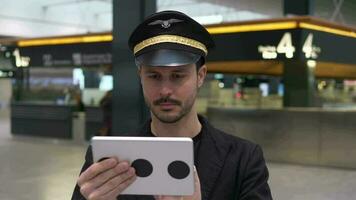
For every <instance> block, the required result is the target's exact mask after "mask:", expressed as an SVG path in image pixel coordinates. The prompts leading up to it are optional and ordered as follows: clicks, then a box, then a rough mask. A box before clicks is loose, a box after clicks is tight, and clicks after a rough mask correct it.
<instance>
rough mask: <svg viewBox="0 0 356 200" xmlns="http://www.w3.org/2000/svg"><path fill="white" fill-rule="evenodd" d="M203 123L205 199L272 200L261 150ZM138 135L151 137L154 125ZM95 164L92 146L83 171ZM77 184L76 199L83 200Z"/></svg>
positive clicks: (128, 199) (200, 167)
mask: <svg viewBox="0 0 356 200" xmlns="http://www.w3.org/2000/svg"><path fill="white" fill-rule="evenodd" d="M199 120H200V122H201V124H202V132H201V134H202V135H201V140H200V147H199V151H198V152H197V155H198V156H197V158H195V159H198V160H199V162H196V163H198V164H197V166H196V168H197V172H198V175H199V179H200V184H201V194H202V200H269V199H272V195H271V191H270V188H269V186H268V183H267V180H268V169H267V167H266V163H265V161H264V158H263V154H262V150H261V148H260V147H259V146H258V145H256V144H253V143H251V142H249V141H247V140H244V139H241V138H238V137H234V136H231V135H228V134H226V133H224V132H222V131H220V130H218V129H216V128H214V127H213V126H211V125H210V124H209V122H208V121H207V120H206V119H205V118H203V117H201V116H199ZM131 135H135V136H151V135H152V134H151V129H150V123H146V125H145V126H143V128H142V129H141V131H139V132H138V133H136V134H131ZM92 163H93V159H92V153H91V147H89V148H88V151H87V154H86V156H85V163H84V166H83V168H82V172H83V171H84V170H85V169H86V168H88V167H89V166H90V165H91V164H92ZM81 199H84V197H83V196H82V195H81V194H80V191H79V187H78V185H76V187H75V189H74V192H73V196H72V200H81ZM118 200H153V197H152V196H138V195H122V196H119V197H118Z"/></svg>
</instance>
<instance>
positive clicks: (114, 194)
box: [102, 176, 136, 199]
mask: <svg viewBox="0 0 356 200" xmlns="http://www.w3.org/2000/svg"><path fill="white" fill-rule="evenodd" d="M135 180H136V176H133V177H131V178H129V179H127V180H126V181H125V182H123V183H122V184H120V185H119V186H118V187H117V188H115V189H113V190H111V191H110V192H108V193H106V194H104V195H103V198H102V199H112V198H116V197H117V196H119V195H120V194H121V193H122V192H123V191H124V190H125V189H126V188H127V187H128V186H130V185H131V184H132V183H133V182H134V181H135Z"/></svg>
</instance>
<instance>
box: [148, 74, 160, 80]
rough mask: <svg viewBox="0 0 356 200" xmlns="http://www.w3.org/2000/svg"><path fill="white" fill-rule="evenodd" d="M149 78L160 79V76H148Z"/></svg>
mask: <svg viewBox="0 0 356 200" xmlns="http://www.w3.org/2000/svg"><path fill="white" fill-rule="evenodd" d="M148 78H151V79H159V78H160V76H159V75H158V74H149V75H148Z"/></svg>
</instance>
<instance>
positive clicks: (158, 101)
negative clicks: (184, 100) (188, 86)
mask: <svg viewBox="0 0 356 200" xmlns="http://www.w3.org/2000/svg"><path fill="white" fill-rule="evenodd" d="M161 103H171V104H175V105H181V102H180V101H178V100H175V99H171V98H169V97H166V98H160V99H157V100H155V101H154V102H153V104H154V105H156V106H158V105H159V104H161Z"/></svg>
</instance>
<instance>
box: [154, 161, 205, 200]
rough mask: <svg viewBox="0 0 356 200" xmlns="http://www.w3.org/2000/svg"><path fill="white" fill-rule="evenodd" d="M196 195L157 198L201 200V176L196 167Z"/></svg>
mask: <svg viewBox="0 0 356 200" xmlns="http://www.w3.org/2000/svg"><path fill="white" fill-rule="evenodd" d="M194 188H195V189H194V194H193V195H192V196H155V199H156V200H201V191H200V181H199V176H198V173H197V171H196V168H195V167H194Z"/></svg>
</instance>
